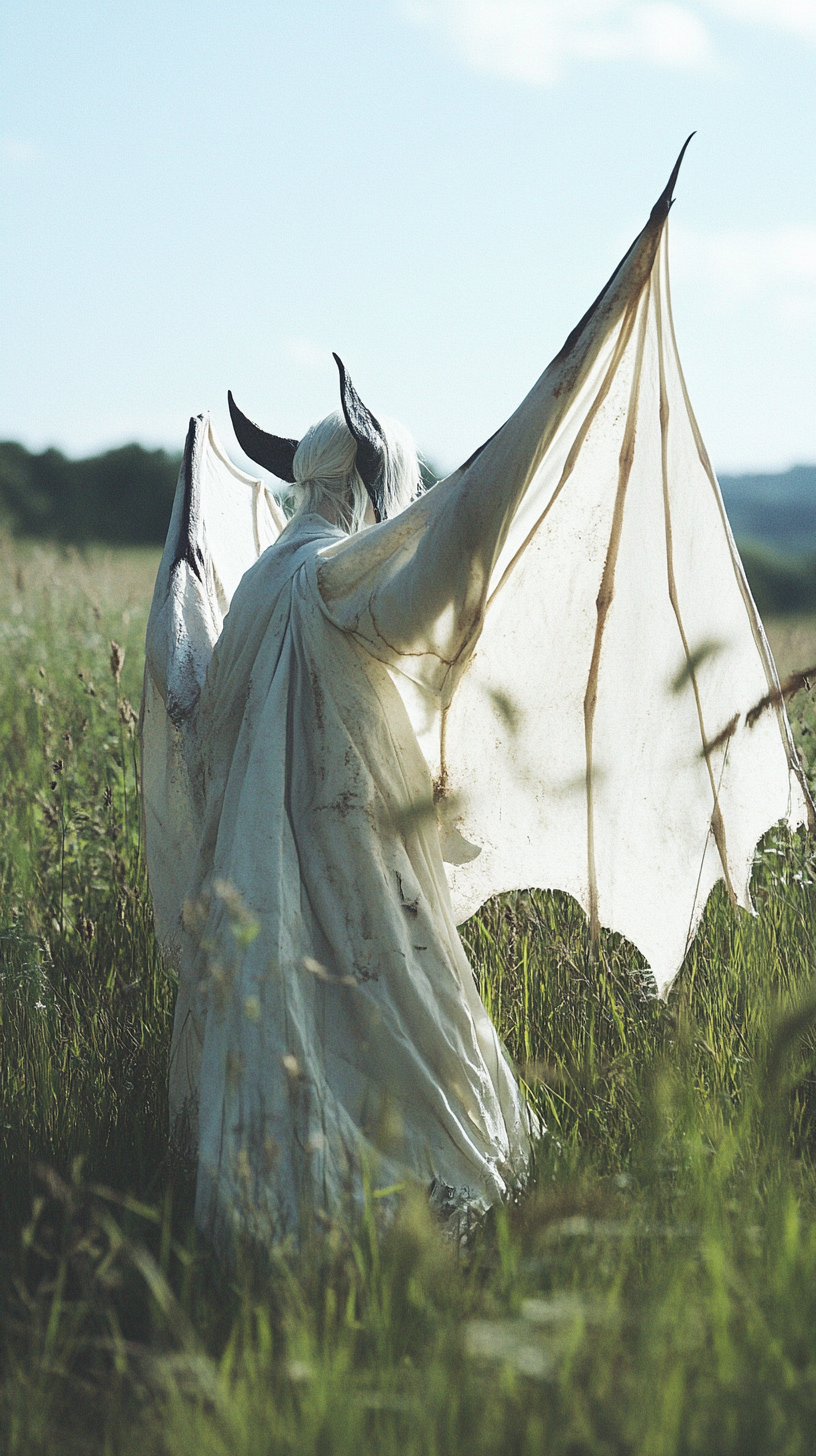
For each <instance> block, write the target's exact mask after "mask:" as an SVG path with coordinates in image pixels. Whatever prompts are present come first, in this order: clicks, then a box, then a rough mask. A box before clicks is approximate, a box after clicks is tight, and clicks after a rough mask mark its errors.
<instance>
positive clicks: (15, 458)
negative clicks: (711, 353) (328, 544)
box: [0, 440, 816, 616]
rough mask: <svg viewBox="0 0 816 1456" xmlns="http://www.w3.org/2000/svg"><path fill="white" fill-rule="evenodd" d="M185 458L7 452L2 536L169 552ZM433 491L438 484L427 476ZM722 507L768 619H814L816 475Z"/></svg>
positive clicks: (731, 489)
mask: <svg viewBox="0 0 816 1456" xmlns="http://www.w3.org/2000/svg"><path fill="white" fill-rule="evenodd" d="M180 464H181V455H180V454H179V455H174V454H170V453H169V452H168V451H167V450H144V449H143V448H142V446H141V445H124V446H122V448H121V449H119V450H108V451H106V453H105V454H104V455H92V456H90V457H89V458H88V459H85V460H69V459H68V458H67V457H66V456H65V455H63V454H62V453H61V452H60V451H59V450H44V451H43V452H42V454H40V455H37V454H32V453H31V452H30V451H28V450H26V449H25V447H24V446H23V445H18V444H16V443H15V442H14V441H10V440H9V441H5V442H2V443H0V527H2V528H4V529H5V530H7V531H11V532H12V533H13V534H14V535H16V536H39V537H46V538H48V539H49V540H52V541H64V542H66V544H67V543H71V544H73V545H84V544H86V543H89V542H91V541H100V542H108V543H110V544H111V545H118V546H161V545H163V544H164V538H165V536H166V534H167V527H168V525H169V523H170V512H171V509H172V505H173V495H174V492H175V488H176V480H177V478H178V472H179V466H180ZM423 478H424V481H425V485H426V487H427V486H429V485H432V484H433V482H434V480H435V479H437V478H438V476H437V472H436V471H435V470H434V469H433V467H432V466H430V465H424V466H423ZM721 484H722V488H723V497H724V499H725V504H726V508H727V510H728V514H729V517H730V519H731V523H732V526H733V528H734V531H735V534H736V536H737V540H738V542H739V545H740V551H741V554H742V559H743V562H744V563H745V570H746V572H747V575H748V580H749V582H750V585H751V590H752V592H753V594H754V597H755V599H756V603H757V606H758V607H759V610H760V612H762V613H763V614H764V615H766V616H771V615H774V614H778V613H794V612H813V613H816V549H814V545H816V466H812V465H810V466H796V467H794V469H793V470H789V471H785V472H781V473H780V474H778V475H775V476H773V475H771V476H757V475H755V476H750V475H749V476H724V477H723V478H722V481H721Z"/></svg>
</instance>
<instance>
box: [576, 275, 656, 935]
mask: <svg viewBox="0 0 816 1456" xmlns="http://www.w3.org/2000/svg"><path fill="white" fill-rule="evenodd" d="M651 287H652V284H651V278H650V279H649V280H648V281H647V283H646V286H645V288H644V290H643V292H642V293H641V295H640V308H641V316H640V319H639V320H638V333H637V354H636V356H635V367H634V371H633V375H632V383H631V386H630V391H629V408H628V410H627V414H626V427H625V429H624V433H623V441H622V443H621V448H620V455H619V457H618V488H617V492H616V494H615V506H614V510H613V512H612V527H611V530H610V533H609V545H608V546H607V551H606V560H605V561H604V568H603V572H602V574H601V584H600V587H599V589H598V596H597V599H596V603H595V607H596V612H597V620H596V623H595V640H594V642H593V645H592V658H591V660H590V665H589V674H588V677H587V686H586V693H585V694H584V746H585V753H586V808H587V876H588V880H589V931H590V937H591V941H592V945H593V947H594V948H597V944H598V935H599V931H600V921H599V917H598V876H597V869H596V864H595V803H594V788H595V784H594V772H595V766H594V761H593V735H594V731H595V709H596V706H597V702H598V675H599V671H600V665H601V649H602V646H603V635H604V629H605V627H606V621H607V617H608V615H609V609H610V607H611V605H612V600H613V598H614V595H615V571H616V568H617V562H618V550H619V547H620V539H621V533H622V531H623V511H624V505H625V502H626V490H627V487H628V485H629V477H630V475H631V473H632V466H633V464H634V459H635V435H636V425H637V413H638V405H639V402H640V378H641V373H642V369H643V351H644V346H645V343H646V324H647V321H648V316H649V302H650V296H651Z"/></svg>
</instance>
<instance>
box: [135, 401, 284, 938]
mask: <svg viewBox="0 0 816 1456" xmlns="http://www.w3.org/2000/svg"><path fill="white" fill-rule="evenodd" d="M285 524H286V518H285V516H284V514H283V512H282V510H281V508H280V506H279V505H278V504H277V502H276V501H275V499H274V497H273V496H272V495H271V493H270V491H269V490H268V489H267V488H266V487H265V486H264V484H263V483H262V482H261V481H260V480H255V479H253V477H252V476H251V475H245V474H244V472H243V471H242V470H239V469H238V468H237V466H235V465H233V464H232V461H231V460H230V459H229V458H228V456H227V455H226V453H225V451H224V449H223V446H222V445H221V444H220V442H219V440H218V438H217V436H216V434H215V431H214V430H213V427H212V425H211V423H210V420H209V416H208V415H206V414H204V415H197V416H196V417H195V418H194V419H191V420H190V428H189V431H188V433H187V442H186V444H185V447H184V458H183V460H182V465H181V471H180V473H179V479H178V485H177V487H176V495H175V500H174V502H173V514H172V517H171V520H170V527H169V530H168V533H167V542H166V544H165V548H164V554H163V556H162V559H161V565H160V567H159V574H158V577H157V579H156V586H155V590H154V592H153V603H152V606H151V609H150V617H149V619H148V624H147V640H146V660H145V676H144V692H143V696H142V714H141V738H142V804H143V812H144V825H145V838H146V845H147V865H148V871H149V875H150V888H151V892H152V895H153V909H154V915H155V920H156V932H157V935H158V938H159V941H160V942H161V944H162V946H163V948H164V949H165V951H166V952H167V953H168V954H169V955H170V956H171V958H172V957H173V956H174V952H175V946H176V940H177V935H178V929H179V924H180V919H181V913H182V909H183V907H184V899H185V895H186V893H187V886H188V883H189V879H190V874H191V871H192V868H193V863H194V860H195V855H196V852H197V849H198V843H199V835H200V817H201V810H202V786H201V782H200V770H199V763H198V753H199V733H198V716H197V708H198V700H199V696H200V693H201V689H202V686H203V684H204V679H205V677H206V674H207V667H208V666H209V662H210V658H211V657H212V651H213V647H214V646H215V643H216V642H217V640H218V637H219V635H220V633H221V626H222V623H223V621H224V617H225V616H226V614H227V612H228V610H229V605H230V602H231V600H232V596H233V593H234V591H235V588H236V587H237V585H238V583H239V581H240V580H241V577H242V576H243V574H244V572H245V571H246V570H247V569H248V568H249V567H250V566H252V565H253V563H254V562H255V561H257V559H258V557H259V556H260V555H261V553H262V552H263V551H265V550H266V548H267V546H271V545H272V543H273V542H274V541H275V540H276V539H277V537H278V536H279V535H280V532H281V531H282V530H283V527H284V525H285Z"/></svg>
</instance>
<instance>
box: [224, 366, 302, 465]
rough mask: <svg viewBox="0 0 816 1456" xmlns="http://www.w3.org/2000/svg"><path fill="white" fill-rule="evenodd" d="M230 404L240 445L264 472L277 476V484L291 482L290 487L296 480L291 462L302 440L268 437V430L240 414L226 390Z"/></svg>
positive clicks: (230, 394) (230, 393) (233, 425)
mask: <svg viewBox="0 0 816 1456" xmlns="http://www.w3.org/2000/svg"><path fill="white" fill-rule="evenodd" d="M227 400H228V401H229V412H230V416H231V418H232V428H233V429H234V431H235V434H236V437H237V440H238V444H239V445H240V446H241V449H242V450H243V451H244V454H246V455H248V456H249V458H250V460H255V461H257V463H258V465H262V466H263V468H264V470H271V472H272V474H273V475H277V477H278V480H288V481H289V483H290V485H291V483H292V481H293V480H294V478H295V476H294V471H293V470H292V462H293V460H294V458H295V451H296V450H297V447H298V445H299V444H300V441H299V440H287V439H284V437H283V436H282V435H268V434H267V433H266V430H262V429H260V427H259V426H258V425H253V423H252V421H251V420H248V419H247V417H246V415H245V414H242V413H241V411H240V410H239V408H238V406H237V404H236V403H235V400H234V399H233V397H232V391H231V390H229V389H228V390H227Z"/></svg>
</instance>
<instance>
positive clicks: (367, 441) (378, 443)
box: [333, 354, 385, 521]
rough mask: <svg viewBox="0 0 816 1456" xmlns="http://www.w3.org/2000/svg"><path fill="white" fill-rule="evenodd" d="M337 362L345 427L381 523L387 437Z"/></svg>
mask: <svg viewBox="0 0 816 1456" xmlns="http://www.w3.org/2000/svg"><path fill="white" fill-rule="evenodd" d="M333 357H334V362H335V364H336V365H337V368H338V370H339V371H340V400H341V403H342V405H343V414H344V416H345V420H346V424H347V425H348V427H349V429H350V430H351V433H352V435H353V436H354V438H355V440H356V441H357V469H358V470H359V472H360V476H361V478H362V482H363V485H364V486H365V488H366V490H367V491H368V494H369V496H370V497H371V504H372V505H373V507H374V515H375V516H376V518H377V520H378V521H381V520H382V518H383V507H384V505H385V499H384V493H383V489H382V476H383V471H384V469H385V436H384V434H383V431H382V426H381V425H380V422H379V420H376V419H375V418H374V416H373V414H372V413H371V411H370V410H368V409H366V407H365V405H364V404H363V401H362V400H361V398H360V396H359V394H358V393H357V390H356V389H355V388H354V385H353V384H352V382H351V380H350V378H349V376H348V374H347V373H346V368H345V365H344V363H343V361H342V359H341V358H340V356H339V354H335V355H334V356H333Z"/></svg>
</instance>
